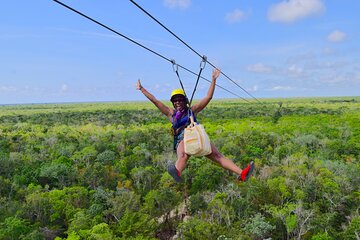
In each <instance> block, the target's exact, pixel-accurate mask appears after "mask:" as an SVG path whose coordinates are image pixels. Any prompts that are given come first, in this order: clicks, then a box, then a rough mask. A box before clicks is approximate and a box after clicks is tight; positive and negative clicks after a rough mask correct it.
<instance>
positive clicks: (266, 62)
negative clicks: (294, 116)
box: [0, 0, 360, 104]
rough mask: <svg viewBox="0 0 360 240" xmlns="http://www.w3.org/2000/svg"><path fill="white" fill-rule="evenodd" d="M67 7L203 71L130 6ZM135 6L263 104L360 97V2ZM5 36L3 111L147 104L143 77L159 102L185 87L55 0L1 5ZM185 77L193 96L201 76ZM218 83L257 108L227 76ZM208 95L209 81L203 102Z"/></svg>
mask: <svg viewBox="0 0 360 240" xmlns="http://www.w3.org/2000/svg"><path fill="white" fill-rule="evenodd" d="M63 2H64V3H65V4H68V5H70V6H71V7H73V8H75V9H77V10H79V11H81V12H83V13H85V14H87V15H89V16H91V17H92V18H94V19H96V20H98V21H100V22H102V23H104V24H106V25H108V26H109V27H111V28H113V29H115V30H116V31H118V32H120V33H122V34H124V35H126V36H128V37H130V38H132V39H134V40H136V41H138V42H139V43H141V44H143V45H145V46H147V47H149V48H151V49H152V50H154V51H156V52H158V53H160V54H162V55H164V56H165V57H167V58H169V59H174V60H175V61H176V62H177V63H178V64H180V65H182V66H184V67H186V68H188V69H190V70H192V71H194V72H198V71H199V64H200V60H201V59H200V58H199V57H198V56H197V55H196V54H194V53H193V52H192V51H191V50H189V49H188V48H187V47H186V46H185V45H183V44H182V43H181V42H179V41H178V40H177V39H176V38H174V37H173V36H172V35H170V34H169V33H168V32H166V31H165V30H164V29H163V28H162V27H160V26H159V25H158V24H157V23H156V22H154V21H153V20H151V19H150V18H149V17H148V16H146V15H145V14H144V13H143V12H141V11H140V10H139V9H138V8H137V7H135V6H134V5H133V4H132V3H131V2H130V1H127V0H120V1H119V0H116V1H115V0H107V1H100V0H91V1H85V0H71V1H70V0H63ZM136 2H137V3H138V4H139V5H141V6H142V7H143V8H145V9H146V10H147V11H148V12H149V13H151V14H152V15H153V16H154V17H156V18H157V19H158V20H159V21H161V22H162V23H163V24H164V25H166V26H167V27H168V28H169V29H171V30H172V31H173V32H174V33H176V34H177V35H178V36H179V37H180V38H182V39H183V40H184V41H185V42H186V43H188V44H189V45H190V46H191V47H192V48H193V49H195V50H196V51H197V52H199V53H200V54H202V55H206V56H207V58H208V60H209V61H210V62H211V63H213V64H214V65H216V66H218V67H219V68H220V69H221V70H222V71H223V72H224V73H225V74H226V75H227V76H229V77H230V78H231V79H232V80H234V81H235V82H237V83H238V84H239V85H240V86H242V87H243V88H244V89H246V90H247V91H248V92H249V93H250V94H251V95H253V96H254V97H256V98H259V99H260V98H278V97H308V96H358V95H359V93H360V90H359V89H360V57H359V56H360V16H359V13H360V1H359V0H342V1H340V0H288V1H281V0H269V1H262V0H253V1H250V0H236V1H235V0H233V1H230V0H225V1H224V0H210V1H199V0H197V1H195V0H152V1H149V0H137V1H136ZM0 29H1V31H0V51H1V54H0V66H1V67H0V104H13V103H47V102H88V101H90V102H93V101H132V100H145V97H144V96H142V94H141V93H140V92H138V91H136V90H135V83H136V80H137V79H139V78H140V79H141V81H142V84H143V85H144V87H146V88H147V89H148V90H149V91H150V92H152V93H153V94H154V95H155V96H156V97H158V98H159V99H164V100H167V99H169V94H170V92H171V90H172V89H173V88H179V83H178V80H177V77H176V75H175V73H174V71H173V68H172V66H171V64H170V63H169V62H167V61H165V60H163V59H161V58H159V57H158V56H156V55H154V54H152V53H150V52H148V51H146V50H144V49H142V48H140V47H138V46H136V45H134V44H133V43H131V42H129V41H127V40H125V39H123V38H121V37H120V36H117V35H115V34H113V33H112V32H110V31H108V30H107V29H104V28H102V27H100V26H98V25H96V24H94V23H93V22H90V21H89V20H87V19H85V18H83V17H81V16H79V15H77V14H75V13H74V12H71V11H69V10H68V9H66V8H64V7H62V6H60V5H59V4H57V3H55V2H54V1H52V0H36V1H28V0H12V1H2V4H1V8H0ZM211 70H212V67H211V66H210V65H206V67H205V70H204V71H203V76H204V77H206V78H207V79H211ZM179 73H180V76H181V78H182V80H183V83H184V85H185V89H186V90H187V92H188V94H190V93H191V91H192V88H193V86H194V84H195V81H196V76H194V75H192V74H189V73H188V72H186V71H184V70H182V69H181V68H180V69H179ZM217 83H218V84H219V85H221V86H222V87H224V88H226V89H228V90H230V91H232V92H234V93H236V94H237V95H239V96H242V97H244V98H250V99H251V97H250V96H249V95H247V94H246V93H245V92H244V91H243V90H242V89H240V88H239V87H237V86H236V85H235V84H234V83H232V82H230V81H229V80H228V79H227V78H225V77H223V76H220V77H219V79H218V82H217ZM208 86H209V84H208V82H206V81H200V83H199V87H198V91H197V92H196V95H195V98H201V97H202V96H204V94H205V93H206V90H207V88H208ZM214 97H215V98H234V97H235V96H234V95H231V94H229V93H228V92H226V91H224V90H222V89H219V88H218V89H217V90H216V92H215V96H214ZM235 98H236V97H235Z"/></svg>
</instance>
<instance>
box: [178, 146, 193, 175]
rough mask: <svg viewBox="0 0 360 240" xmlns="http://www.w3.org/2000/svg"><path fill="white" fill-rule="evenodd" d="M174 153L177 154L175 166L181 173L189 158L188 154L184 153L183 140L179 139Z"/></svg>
mask: <svg viewBox="0 0 360 240" xmlns="http://www.w3.org/2000/svg"><path fill="white" fill-rule="evenodd" d="M176 154H177V161H176V163H175V167H176V169H177V170H178V171H179V172H180V173H181V172H182V171H183V170H184V169H185V167H186V164H187V161H188V160H189V158H190V156H189V155H187V154H186V153H185V150H184V140H181V142H180V143H179V145H178V147H177V149H176Z"/></svg>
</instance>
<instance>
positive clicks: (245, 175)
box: [238, 161, 255, 182]
mask: <svg viewBox="0 0 360 240" xmlns="http://www.w3.org/2000/svg"><path fill="white" fill-rule="evenodd" d="M254 167H255V166H254V162H253V161H251V162H250V164H249V165H248V166H247V167H246V168H245V169H243V170H242V172H241V175H239V176H238V180H239V181H243V182H246V181H247V180H248V179H249V177H250V176H251V174H252V172H253V171H254Z"/></svg>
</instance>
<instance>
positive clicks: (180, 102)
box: [171, 95, 186, 111]
mask: <svg viewBox="0 0 360 240" xmlns="http://www.w3.org/2000/svg"><path fill="white" fill-rule="evenodd" d="M171 102H172V104H173V106H174V108H175V110H176V111H182V110H184V109H185V108H186V98H185V97H184V96H183V95H175V96H173V97H172V99H171Z"/></svg>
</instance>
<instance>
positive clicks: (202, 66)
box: [200, 55, 207, 69]
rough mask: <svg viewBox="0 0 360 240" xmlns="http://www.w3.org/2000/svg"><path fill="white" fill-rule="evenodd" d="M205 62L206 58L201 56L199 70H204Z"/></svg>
mask: <svg viewBox="0 0 360 240" xmlns="http://www.w3.org/2000/svg"><path fill="white" fill-rule="evenodd" d="M206 62H207V57H206V56H205V55H203V57H202V60H201V62H200V68H201V69H204V68H205V65H206Z"/></svg>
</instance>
